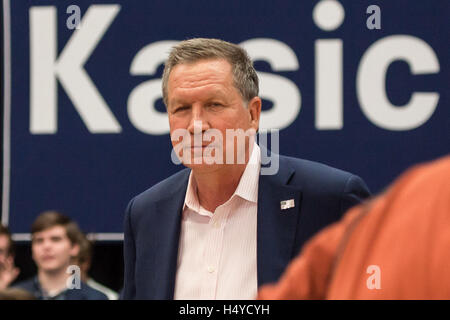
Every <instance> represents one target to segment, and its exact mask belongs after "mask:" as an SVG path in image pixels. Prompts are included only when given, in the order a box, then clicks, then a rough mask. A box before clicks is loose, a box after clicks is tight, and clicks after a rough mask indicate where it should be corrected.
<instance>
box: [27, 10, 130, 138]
mask: <svg viewBox="0 0 450 320" xmlns="http://www.w3.org/2000/svg"><path fill="white" fill-rule="evenodd" d="M119 10H120V6H118V5H92V6H90V7H89V10H88V11H87V12H86V14H85V16H84V17H83V20H82V25H83V28H81V29H79V30H76V31H75V32H74V33H73V35H72V36H71V38H70V39H69V41H68V42H67V44H66V46H65V47H64V49H63V51H62V52H61V54H60V56H59V57H58V58H57V59H56V53H57V27H56V21H57V20H56V8H55V7H31V8H30V77H31V89H30V90H31V92H30V132H31V133H32V134H54V133H56V132H57V85H56V78H58V79H59V81H60V82H61V85H62V86H63V88H64V90H65V91H66V92H67V95H68V96H69V98H70V99H71V101H72V103H73V105H74V107H75V109H76V110H77V111H78V113H79V114H80V116H81V119H82V120H83V122H84V123H85V124H86V127H87V128H88V130H89V131H90V132H92V133H118V132H120V131H121V130H122V128H121V127H120V124H119V123H118V121H117V120H116V118H115V117H114V115H113V113H112V112H111V110H110V109H109V107H108V105H107V104H106V102H105V101H104V99H103V97H102V96H101V94H100V93H99V92H98V90H97V88H96V87H95V84H94V83H93V82H92V80H91V78H90V77H89V75H88V74H87V72H86V70H84V68H83V65H84V64H85V63H86V61H87V60H88V58H89V56H90V55H91V53H92V51H93V50H94V49H95V47H96V46H97V44H98V43H99V41H100V40H101V38H102V36H103V34H104V33H105V32H106V30H107V29H108V27H109V25H110V24H111V22H112V21H113V20H114V18H115V16H116V15H117V13H118V12H119Z"/></svg>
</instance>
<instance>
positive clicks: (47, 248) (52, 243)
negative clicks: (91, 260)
mask: <svg viewBox="0 0 450 320" xmlns="http://www.w3.org/2000/svg"><path fill="white" fill-rule="evenodd" d="M31 249H32V253H33V260H34V262H35V263H36V265H37V266H38V268H39V270H42V271H44V272H58V271H61V270H62V269H64V270H65V269H66V268H67V267H68V266H69V265H70V263H71V259H72V258H73V257H75V256H76V255H77V254H78V251H79V246H78V245H73V244H72V243H71V242H70V239H69V238H68V237H67V234H66V229H65V228H64V227H63V226H54V227H51V228H49V229H46V230H43V231H41V232H36V233H34V234H33V239H32V245H31Z"/></svg>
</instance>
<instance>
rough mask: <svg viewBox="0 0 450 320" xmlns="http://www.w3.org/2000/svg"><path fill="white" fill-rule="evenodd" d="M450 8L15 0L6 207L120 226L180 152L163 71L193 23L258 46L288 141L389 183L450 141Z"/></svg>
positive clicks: (6, 16)
mask: <svg viewBox="0 0 450 320" xmlns="http://www.w3.org/2000/svg"><path fill="white" fill-rule="evenodd" d="M449 16H450V3H449V1H448V0H435V1H406V0H392V1H380V0H378V1H350V0H346V1H337V0H322V1H298V0H289V1H288V0H286V1H256V0H252V1H250V0H249V1H192V0H191V1H170V0H167V1H125V0H122V1H115V0H112V1H84V0H83V1H62V0H58V1H48V0H35V1H32V0H30V1H22V0H14V1H10V0H3V26H2V27H3V58H4V59H3V61H4V68H3V74H2V79H3V84H4V86H3V97H2V104H3V117H4V119H3V184H2V186H3V197H2V222H3V223H5V224H8V225H9V226H10V228H11V230H12V231H13V232H14V233H16V234H27V233H28V232H29V229H30V225H31V223H32V221H33V220H34V219H35V217H36V216H37V215H38V214H39V213H40V212H42V211H44V210H48V209H56V210H60V211H62V212H64V213H66V214H68V215H69V216H71V217H73V218H74V219H75V220H76V221H78V222H79V224H80V226H81V228H82V229H83V230H84V231H86V232H92V233H97V234H99V239H116V240H118V239H121V233H122V219H123V212H124V209H125V207H126V205H127V203H128V201H129V200H130V199H131V198H132V197H133V196H134V195H136V194H138V193H140V192H142V191H144V190H145V189H147V188H148V187H150V186H152V185H154V184H155V183H157V182H158V181H160V180H162V179H164V178H166V177H168V176H169V175H171V174H173V173H175V172H176V171H178V170H180V169H181V168H182V166H181V165H175V164H173V163H172V161H171V143H170V137H169V134H168V132H169V126H168V121H167V118H166V112H165V107H164V105H163V102H162V97H161V76H162V70H163V63H164V60H165V58H166V57H167V53H168V51H169V49H170V47H171V46H173V45H174V44H176V43H177V42H178V41H180V40H184V39H188V38H193V37H208V38H209V37H211V38H219V39H223V40H227V41H230V42H233V43H237V44H240V45H242V46H243V47H244V48H245V49H247V51H248V52H249V54H250V56H251V57H252V59H253V60H254V61H255V68H256V70H257V71H258V74H259V77H260V82H261V87H260V96H261V97H262V99H263V112H262V116H261V117H262V118H261V127H262V129H269V128H277V129H280V153H281V154H284V155H290V156H295V157H301V158H306V159H310V160H315V161H319V162H323V163H325V164H328V165H331V166H335V167H338V168H341V169H344V170H347V171H350V172H352V173H355V174H358V175H360V176H361V177H362V178H363V179H364V180H365V181H366V182H367V184H368V186H369V187H370V189H371V190H372V191H373V192H375V193H376V192H380V191H382V190H383V188H384V187H385V186H387V185H388V184H389V183H390V182H391V181H392V180H393V179H394V178H395V177H397V176H398V175H399V174H400V173H401V172H402V171H403V170H405V169H406V168H407V167H409V166H410V165H412V164H415V163H418V162H423V161H427V160H430V159H434V158H437V157H439V156H441V155H444V154H446V153H448V152H449V150H450V148H449V147H450V107H449V105H448V94H449V80H450V72H449V62H450V54H449V39H450V32H449V28H448V17H449ZM19 238H20V237H19Z"/></svg>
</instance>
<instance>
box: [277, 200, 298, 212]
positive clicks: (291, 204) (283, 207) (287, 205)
mask: <svg viewBox="0 0 450 320" xmlns="http://www.w3.org/2000/svg"><path fill="white" fill-rule="evenodd" d="M280 207H281V210H286V209H289V208H293V207H295V202H294V199H289V200H283V201H281V202H280Z"/></svg>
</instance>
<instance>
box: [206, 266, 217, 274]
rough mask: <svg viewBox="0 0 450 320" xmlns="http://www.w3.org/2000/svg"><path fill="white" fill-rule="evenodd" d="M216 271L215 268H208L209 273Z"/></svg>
mask: <svg viewBox="0 0 450 320" xmlns="http://www.w3.org/2000/svg"><path fill="white" fill-rule="evenodd" d="M214 271H216V269H215V268H214V267H211V266H210V267H208V272H209V273H213V272H214Z"/></svg>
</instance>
